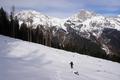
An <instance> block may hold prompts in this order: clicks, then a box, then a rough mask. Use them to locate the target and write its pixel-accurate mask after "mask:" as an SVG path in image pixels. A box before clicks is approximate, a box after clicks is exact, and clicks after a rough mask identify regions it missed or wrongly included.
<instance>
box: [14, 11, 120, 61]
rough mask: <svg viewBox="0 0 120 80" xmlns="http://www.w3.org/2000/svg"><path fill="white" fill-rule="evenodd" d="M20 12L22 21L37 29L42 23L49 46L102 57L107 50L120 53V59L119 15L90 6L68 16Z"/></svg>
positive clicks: (19, 16)
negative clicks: (56, 16)
mask: <svg viewBox="0 0 120 80" xmlns="http://www.w3.org/2000/svg"><path fill="white" fill-rule="evenodd" d="M16 16H17V17H18V19H19V23H20V24H22V23H23V22H25V23H26V24H27V25H29V22H31V25H32V26H33V29H36V27H37V26H39V29H40V31H41V34H43V36H44V37H45V40H47V39H49V40H47V41H49V42H50V43H49V46H52V47H56V48H61V49H65V50H69V51H74V52H79V53H82V54H87V55H92V56H95V57H102V58H106V54H107V55H109V56H110V57H111V56H115V57H116V56H117V59H118V60H120V17H118V16H116V17H105V16H102V15H100V14H96V13H94V12H90V11H86V10H81V11H80V12H79V13H77V14H75V15H73V16H71V17H69V18H67V19H58V18H54V17H50V16H46V15H43V14H41V13H39V12H36V11H31V10H29V11H22V12H19V13H17V14H16ZM41 27H42V28H41ZM46 36H47V37H46ZM44 43H45V44H46V45H47V43H46V42H44ZM118 57H119V58H118Z"/></svg>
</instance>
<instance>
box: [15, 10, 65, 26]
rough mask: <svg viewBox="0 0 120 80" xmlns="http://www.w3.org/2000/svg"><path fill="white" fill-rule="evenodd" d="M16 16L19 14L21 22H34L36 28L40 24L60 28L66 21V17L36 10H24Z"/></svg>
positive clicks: (17, 14)
mask: <svg viewBox="0 0 120 80" xmlns="http://www.w3.org/2000/svg"><path fill="white" fill-rule="evenodd" d="M15 16H17V18H18V19H19V23H20V24H21V23H23V22H25V23H27V24H29V22H32V25H33V26H34V28H36V27H37V26H38V25H44V26H48V27H50V26H57V27H58V28H59V27H61V26H63V23H64V21H65V20H64V19H59V18H55V17H50V16H47V15H44V14H42V13H40V12H36V11H34V10H24V11H21V12H18V13H16V15H15Z"/></svg>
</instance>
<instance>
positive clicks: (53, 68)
mask: <svg viewBox="0 0 120 80" xmlns="http://www.w3.org/2000/svg"><path fill="white" fill-rule="evenodd" d="M71 61H73V64H74V65H73V69H71V67H70V64H69V63H70V62H71ZM0 63H1V64H0V80H119V79H120V69H119V68H120V64H119V63H116V62H112V61H108V60H103V59H98V58H94V57H90V56H87V55H81V54H77V53H73V52H67V51H64V50H58V49H54V48H51V47H47V46H44V45H41V44H35V43H31V42H26V41H22V40H18V39H13V38H9V37H5V36H2V35H0Z"/></svg>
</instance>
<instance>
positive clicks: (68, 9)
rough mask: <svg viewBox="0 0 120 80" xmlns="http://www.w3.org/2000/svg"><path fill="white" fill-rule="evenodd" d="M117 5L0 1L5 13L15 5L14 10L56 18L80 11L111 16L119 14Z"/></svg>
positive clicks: (84, 0)
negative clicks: (33, 11) (29, 11)
mask: <svg viewBox="0 0 120 80" xmlns="http://www.w3.org/2000/svg"><path fill="white" fill-rule="evenodd" d="M119 3H120V0H0V5H1V6H3V7H4V8H5V9H6V10H7V11H10V7H11V6H13V5H15V7H16V10H23V9H34V10H37V11H41V12H43V13H46V14H48V15H53V16H54V15H55V16H58V17H61V16H63V17H66V16H67V15H68V16H69V15H72V14H73V13H75V12H77V11H79V10H80V9H87V10H93V11H95V12H98V13H99V12H100V13H102V14H104V13H105V14H106V13H108V12H110V13H109V14H113V13H114V12H117V11H118V12H120V9H119V8H120V4H119ZM118 12H117V13H118Z"/></svg>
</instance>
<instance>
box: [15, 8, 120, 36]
mask: <svg viewBox="0 0 120 80" xmlns="http://www.w3.org/2000/svg"><path fill="white" fill-rule="evenodd" d="M16 16H17V17H18V19H19V21H20V24H21V23H23V22H26V23H29V22H30V21H31V23H32V25H33V27H34V28H36V27H37V26H38V25H43V26H47V27H51V26H56V27H57V28H62V29H64V30H66V26H65V25H64V24H66V23H67V24H68V25H69V26H71V27H72V28H74V29H75V30H77V31H79V32H85V33H87V34H88V35H89V33H92V34H93V35H95V36H97V37H99V36H100V34H101V33H102V31H103V29H104V28H112V29H117V30H119V31H120V17H118V16H116V17H105V16H102V15H100V14H97V13H95V12H92V11H87V10H81V11H80V12H78V13H76V14H74V15H73V16H71V17H69V18H66V19H59V18H55V17H51V16H47V15H44V14H42V13H40V12H36V11H33V10H26V11H21V12H18V13H17V14H16ZM88 37H89V36H88Z"/></svg>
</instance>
